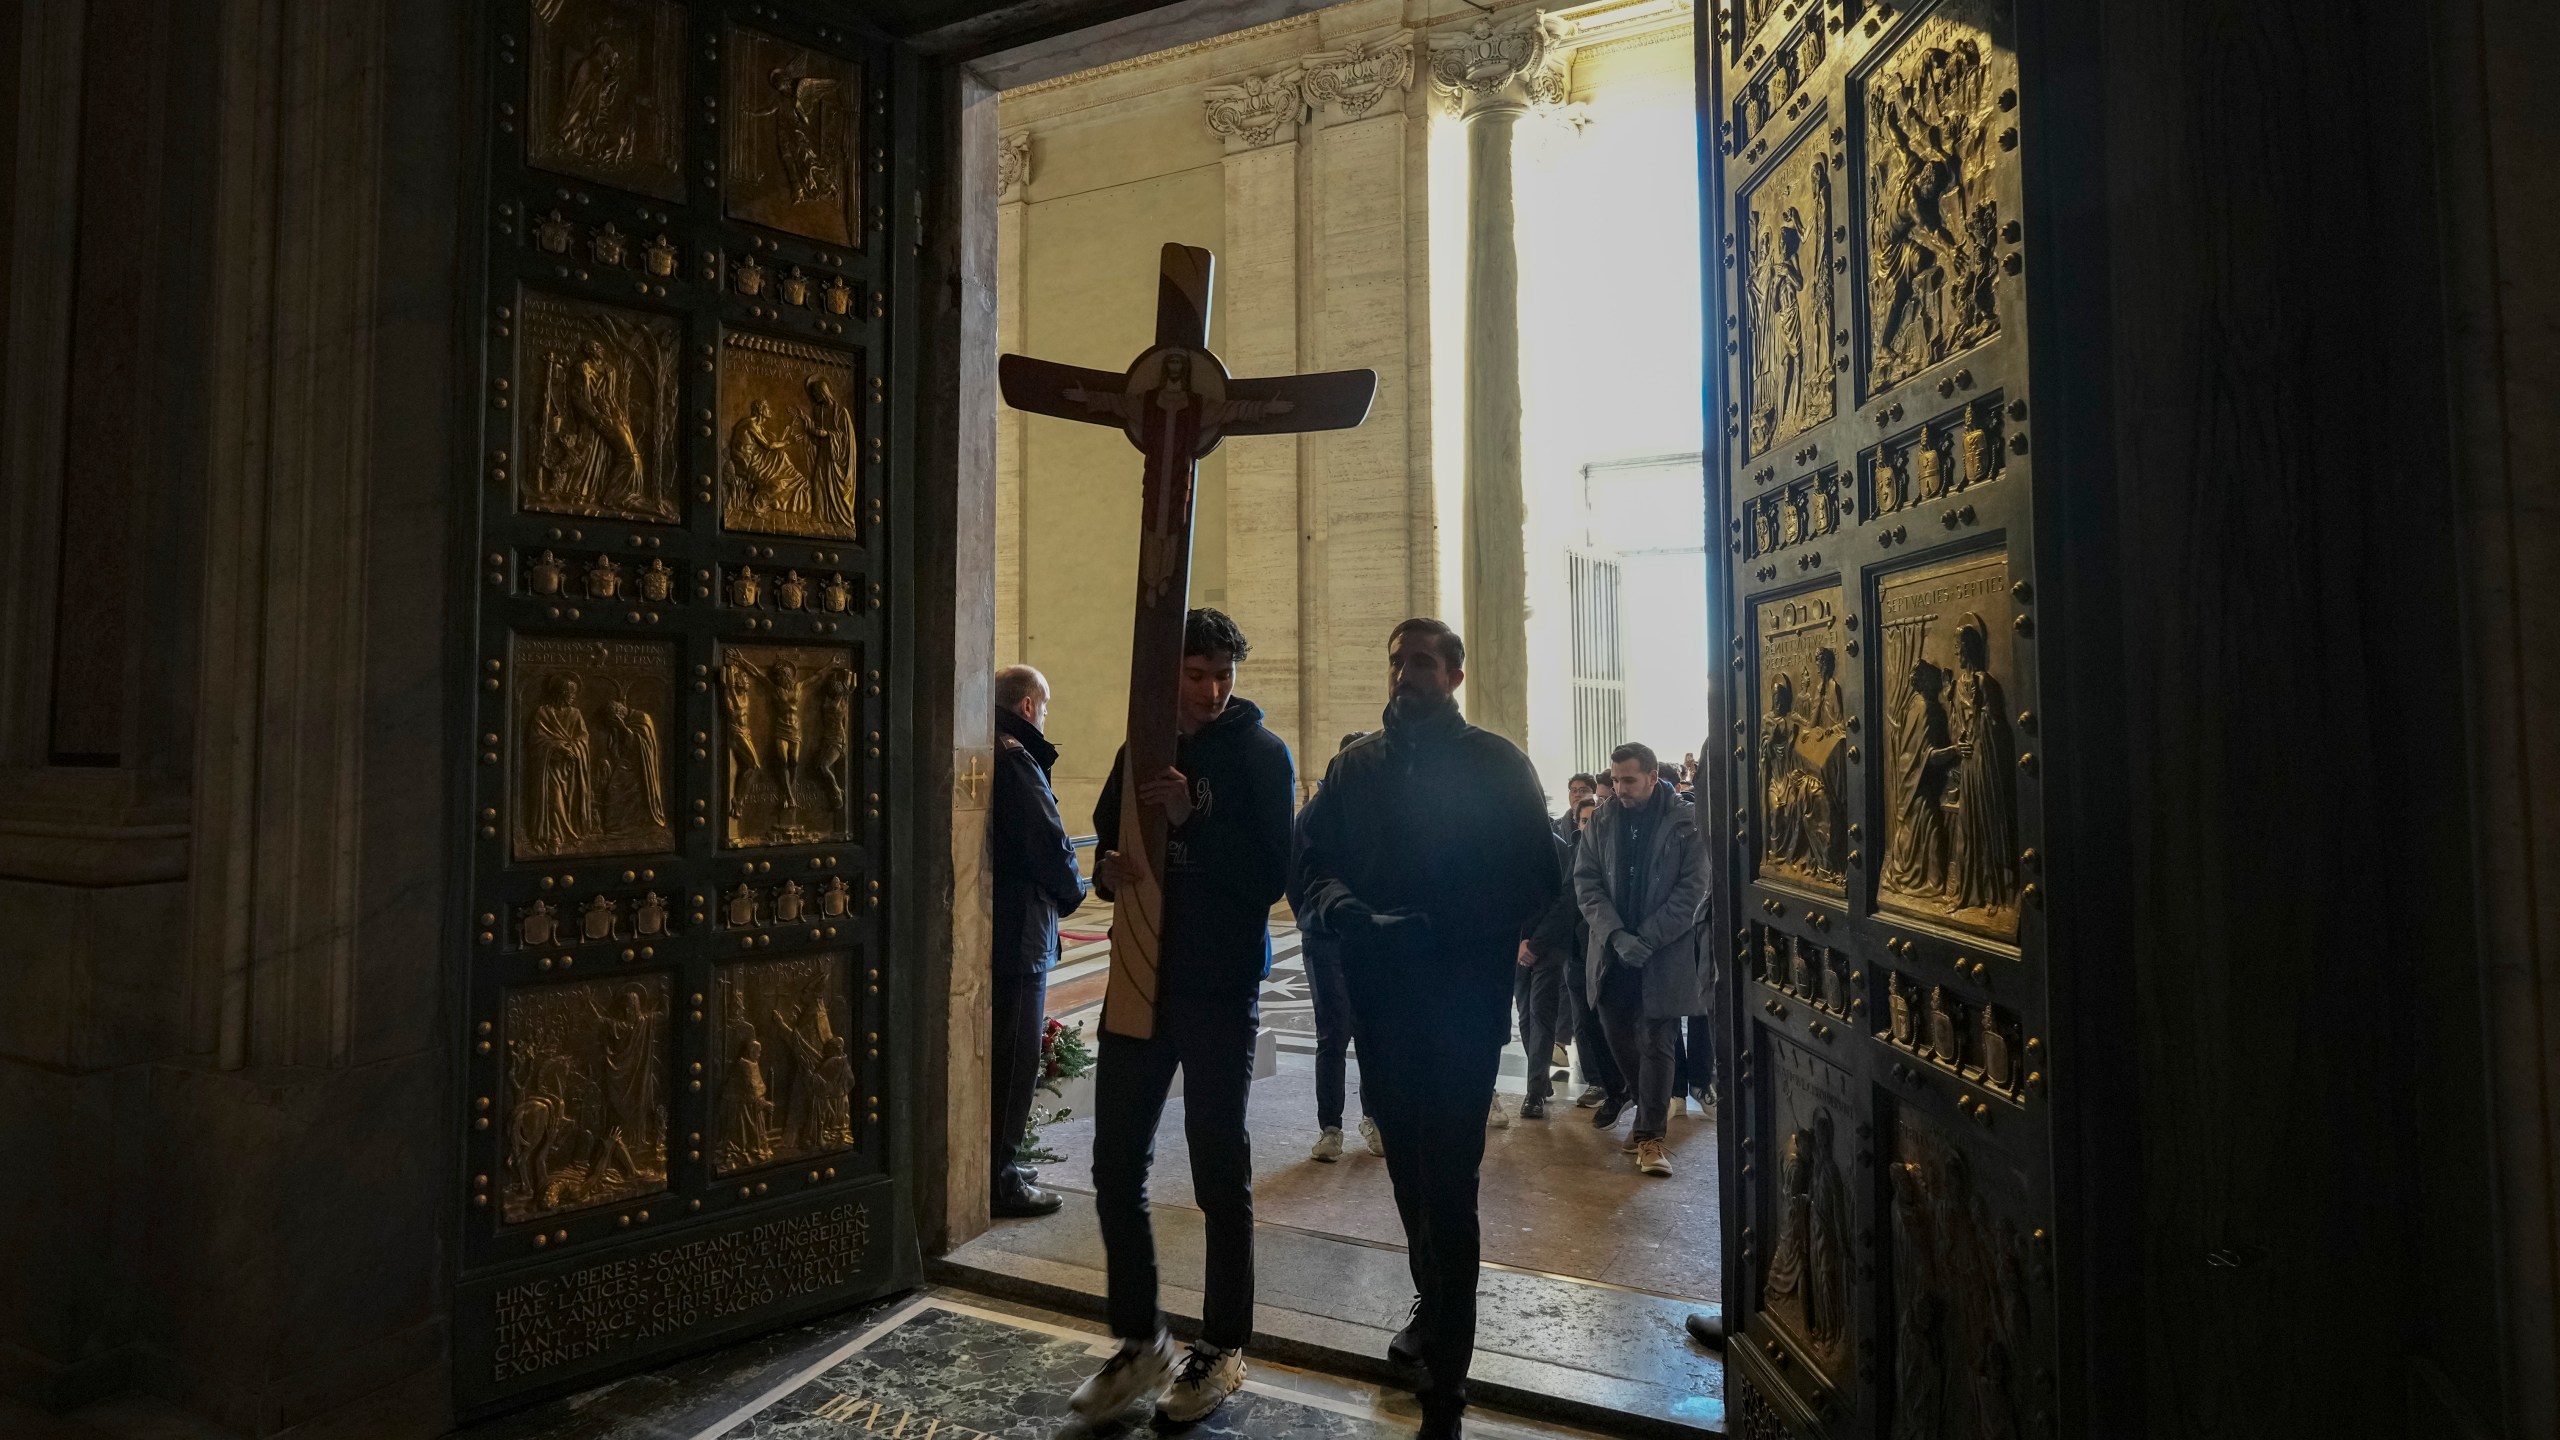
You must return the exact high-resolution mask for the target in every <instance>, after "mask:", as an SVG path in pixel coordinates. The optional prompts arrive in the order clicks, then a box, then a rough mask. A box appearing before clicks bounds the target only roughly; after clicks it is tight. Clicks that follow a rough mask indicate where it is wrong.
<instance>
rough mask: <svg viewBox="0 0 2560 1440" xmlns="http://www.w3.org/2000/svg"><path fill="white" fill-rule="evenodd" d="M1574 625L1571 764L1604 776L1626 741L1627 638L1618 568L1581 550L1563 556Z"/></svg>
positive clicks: (1610, 562)
mask: <svg viewBox="0 0 2560 1440" xmlns="http://www.w3.org/2000/svg"><path fill="white" fill-rule="evenodd" d="M1565 566H1566V576H1565V583H1566V585H1567V587H1568V594H1569V596H1570V599H1571V608H1572V620H1573V764H1574V768H1575V769H1576V770H1579V771H1582V772H1583V773H1585V774H1590V775H1600V774H1605V773H1606V772H1607V771H1608V769H1609V752H1610V751H1611V750H1614V749H1616V748H1617V747H1618V746H1619V745H1621V744H1624V743H1625V742H1626V738H1627V657H1626V635H1625V632H1624V630H1623V629H1622V628H1621V626H1620V623H1619V620H1620V617H1619V613H1618V598H1619V584H1618V581H1619V578H1620V574H1621V572H1620V569H1619V565H1618V562H1617V561H1615V560H1611V559H1607V558H1605V557H1603V556H1599V555H1592V554H1587V553H1585V552H1583V551H1580V550H1572V551H1567V552H1566V554H1565Z"/></svg>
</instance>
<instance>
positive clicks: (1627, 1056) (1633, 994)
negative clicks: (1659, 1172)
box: [1598, 964, 1680, 1140]
mask: <svg viewBox="0 0 2560 1440" xmlns="http://www.w3.org/2000/svg"><path fill="white" fill-rule="evenodd" d="M1598 1008H1599V1011H1600V1023H1601V1025H1602V1026H1603V1027H1604V1028H1606V1029H1607V1030H1608V1032H1609V1052H1610V1054H1611V1055H1612V1056H1613V1057H1615V1058H1616V1060H1617V1062H1618V1070H1619V1073H1621V1074H1626V1073H1628V1072H1633V1073H1634V1075H1635V1078H1636V1097H1635V1098H1636V1128H1635V1138H1636V1139H1638V1140H1645V1139H1653V1140H1660V1139H1662V1138H1664V1137H1665V1136H1667V1135H1668V1134H1669V1133H1670V1130H1671V1078H1672V1072H1673V1071H1675V1070H1677V1069H1679V1068H1680V1041H1679V1039H1678V1035H1679V1030H1680V1022H1679V1021H1677V1020H1648V1019H1646V1018H1645V1014H1644V972H1643V971H1641V970H1637V969H1633V968H1630V967H1628V966H1625V965H1617V964H1612V965H1611V966H1610V967H1609V973H1608V974H1607V975H1606V976H1604V977H1603V978H1602V979H1601V982H1600V1004H1599V1007H1598ZM1619 1093H1624V1092H1619Z"/></svg>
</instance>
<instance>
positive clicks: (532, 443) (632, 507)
mask: <svg viewBox="0 0 2560 1440" xmlns="http://www.w3.org/2000/svg"><path fill="white" fill-rule="evenodd" d="M523 304H524V345H523V349H522V351H521V352H520V354H519V356H518V359H517V362H516V382H515V390H516V414H517V417H518V418H517V422H516V448H517V451H518V455H519V457H520V458H519V464H518V466H517V474H518V477H519V478H518V482H517V492H516V499H517V503H518V504H519V505H521V506H522V507H523V508H525V509H527V510H541V511H547V512H551V513H554V514H561V515H600V516H609V517H612V518H615V519H622V520H643V521H656V522H661V523H673V522H674V521H677V520H679V519H682V518H683V512H682V510H681V509H680V508H679V507H678V504H677V500H676V481H677V466H678V464H679V463H680V457H679V456H678V454H677V447H676V419H677V408H678V403H679V395H678V387H679V383H680V382H679V379H678V376H677V370H676V366H677V354H676V352H677V349H678V347H679V345H680V343H681V340H682V336H681V334H680V333H679V327H678V326H677V324H676V322H675V321H674V320H673V319H670V318H669V317H667V316H664V315H651V314H646V313H644V312H641V311H636V310H623V309H618V308H616V307H614V306H610V305H596V304H590V303H588V302H586V301H582V300H568V299H563V298H560V297H558V296H554V295H544V294H540V293H535V292H528V293H526V294H525V296H524V297H523Z"/></svg>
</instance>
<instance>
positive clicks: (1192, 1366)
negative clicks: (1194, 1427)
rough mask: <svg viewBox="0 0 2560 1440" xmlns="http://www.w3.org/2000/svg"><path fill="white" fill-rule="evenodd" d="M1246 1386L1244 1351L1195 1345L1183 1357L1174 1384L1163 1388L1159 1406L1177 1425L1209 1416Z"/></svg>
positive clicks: (1167, 1417) (1158, 1409)
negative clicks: (1164, 1390)
mask: <svg viewBox="0 0 2560 1440" xmlns="http://www.w3.org/2000/svg"><path fill="white" fill-rule="evenodd" d="M1243 1388H1244V1352H1243V1351H1241V1350H1219V1349H1215V1348H1213V1347H1210V1346H1207V1345H1194V1346H1192V1347H1191V1353H1190V1354H1188V1355H1186V1356H1184V1357H1182V1373H1181V1374H1180V1375H1177V1376H1175V1377H1174V1381H1173V1388H1172V1389H1170V1390H1167V1391H1166V1392H1164V1399H1163V1400H1162V1401H1160V1402H1158V1404H1157V1405H1156V1410H1157V1411H1158V1412H1159V1413H1160V1414H1162V1415H1163V1416H1164V1418H1166V1419H1167V1420H1170V1421H1172V1422H1174V1423H1175V1424H1177V1425H1189V1424H1193V1423H1195V1422H1197V1421H1201V1420H1206V1419H1208V1418H1209V1412H1211V1411H1213V1410H1215V1409H1217V1408H1218V1407H1219V1406H1221V1405H1224V1404H1225V1403H1227V1397H1228V1396H1230V1395H1233V1394H1234V1393H1236V1392H1237V1391H1238V1390H1241V1389H1243Z"/></svg>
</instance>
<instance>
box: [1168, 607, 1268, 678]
mask: <svg viewBox="0 0 2560 1440" xmlns="http://www.w3.org/2000/svg"><path fill="white" fill-rule="evenodd" d="M1182 653H1183V654H1184V655H1186V656H1189V655H1224V656H1226V657H1227V658H1228V659H1230V660H1233V661H1234V662H1235V663H1237V664H1238V665H1241V664H1243V663H1244V660H1245V657H1246V656H1247V655H1250V654H1252V653H1253V646H1252V645H1251V644H1249V643H1247V642H1246V640H1245V638H1244V631H1243V630H1241V629H1239V628H1237V626H1236V622H1235V621H1234V620H1232V619H1230V618H1228V616H1227V613H1226V612H1225V611H1223V610H1212V609H1210V608H1208V607H1207V606H1205V605H1204V606H1202V607H1200V608H1199V609H1197V610H1194V611H1192V612H1191V613H1190V614H1189V615H1188V616H1186V617H1185V618H1184V619H1183V622H1182Z"/></svg>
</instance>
